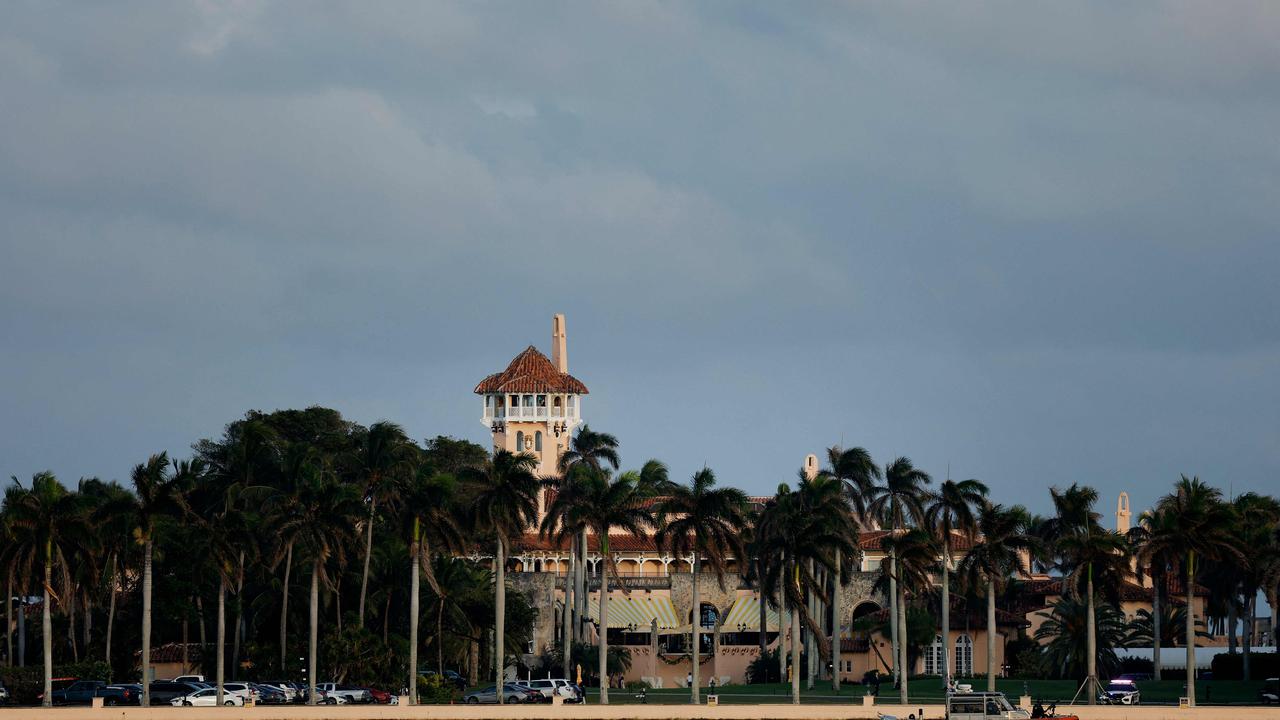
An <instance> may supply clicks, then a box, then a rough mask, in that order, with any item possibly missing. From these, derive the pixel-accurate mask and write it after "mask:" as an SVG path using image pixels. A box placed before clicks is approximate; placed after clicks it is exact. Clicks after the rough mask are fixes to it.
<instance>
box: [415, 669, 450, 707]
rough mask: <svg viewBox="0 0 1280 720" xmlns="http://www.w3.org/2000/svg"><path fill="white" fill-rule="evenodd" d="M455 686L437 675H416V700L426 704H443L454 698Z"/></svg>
mask: <svg viewBox="0 0 1280 720" xmlns="http://www.w3.org/2000/svg"><path fill="white" fill-rule="evenodd" d="M456 690H457V688H455V687H454V685H453V683H452V682H450V681H449V680H447V679H444V678H441V677H440V676H439V675H419V676H418V702H420V703H426V704H444V703H447V702H450V701H451V700H454V699H455V698H454V695H455V694H456Z"/></svg>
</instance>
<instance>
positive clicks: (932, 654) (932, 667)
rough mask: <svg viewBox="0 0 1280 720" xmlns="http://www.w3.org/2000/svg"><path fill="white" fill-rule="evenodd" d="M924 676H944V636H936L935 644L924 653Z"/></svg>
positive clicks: (934, 637) (934, 638)
mask: <svg viewBox="0 0 1280 720" xmlns="http://www.w3.org/2000/svg"><path fill="white" fill-rule="evenodd" d="M924 674H925V675H941V674H942V636H941V635H934V636H933V644H932V645H930V646H929V648H928V649H927V650H925V653H924Z"/></svg>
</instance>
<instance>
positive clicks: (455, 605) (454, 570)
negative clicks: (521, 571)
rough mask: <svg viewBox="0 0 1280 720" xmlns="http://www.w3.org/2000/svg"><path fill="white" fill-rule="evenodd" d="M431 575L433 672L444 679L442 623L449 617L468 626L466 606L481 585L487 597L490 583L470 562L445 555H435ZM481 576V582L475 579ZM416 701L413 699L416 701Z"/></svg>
mask: <svg viewBox="0 0 1280 720" xmlns="http://www.w3.org/2000/svg"><path fill="white" fill-rule="evenodd" d="M431 572H432V575H434V576H435V579H436V586H435V587H434V588H433V590H434V591H435V617H436V622H435V631H436V632H435V643H436V673H438V674H439V675H440V677H444V622H445V618H446V617H448V618H449V620H450V621H451V622H456V623H465V624H470V623H469V621H468V619H467V617H466V608H467V605H468V603H471V602H474V601H475V600H476V598H474V597H473V596H474V595H475V594H476V592H477V588H479V587H481V586H483V588H484V593H485V595H488V592H489V584H490V581H489V580H488V579H487V576H488V572H487V571H484V570H483V568H477V567H476V566H474V565H472V564H471V563H469V562H467V561H465V560H462V559H460V558H456V557H449V556H448V555H436V556H435V558H434V559H433V560H432V570H431ZM480 573H483V574H484V575H485V576H486V579H485V580H484V581H483V582H479V581H477V580H476V577H477V575H478V574H480ZM415 702H416V698H415Z"/></svg>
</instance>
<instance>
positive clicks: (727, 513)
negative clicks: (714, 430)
mask: <svg viewBox="0 0 1280 720" xmlns="http://www.w3.org/2000/svg"><path fill="white" fill-rule="evenodd" d="M715 484H716V476H715V474H714V473H713V472H711V469H710V468H705V467H704V468H703V469H701V470H699V471H698V472H697V473H694V476H693V479H692V480H691V481H690V483H689V485H688V486H684V485H677V486H675V487H672V488H671V489H670V494H669V495H668V496H667V497H666V498H664V499H663V500H662V501H661V502H659V503H658V505H657V507H656V508H655V515H656V517H657V521H658V532H657V534H656V535H655V536H654V542H655V544H656V545H657V546H658V547H659V548H661V549H663V550H666V549H669V550H670V551H671V552H672V554H674V555H675V556H676V557H687V556H689V555H693V615H692V620H691V621H690V622H691V623H692V628H693V652H692V653H691V655H692V658H693V686H692V687H691V688H690V691H689V692H690V698H691V702H692V703H693V704H694V705H697V704H698V686H699V676H698V669H699V668H698V660H699V656H700V655H701V654H702V653H701V648H702V645H701V642H700V641H701V638H700V637H699V635H700V634H701V629H702V628H701V625H702V620H701V618H702V612H701V608H702V604H701V601H700V600H699V596H698V586H699V585H700V584H701V582H700V581H701V579H702V563H703V562H705V563H706V564H707V565H709V566H710V567H711V569H712V571H713V572H715V574H716V580H717V581H718V582H719V583H720V589H721V590H724V587H725V585H724V575H725V566H726V565H727V564H728V561H729V559H730V558H732V559H734V560H735V561H737V562H739V563H741V562H742V561H743V560H744V559H745V552H744V549H743V543H742V538H741V536H740V535H739V532H740V531H741V529H742V528H743V527H744V526H745V525H746V504H747V496H746V495H745V494H744V493H743V492H742V491H741V490H738V489H737V488H731V487H726V488H717V487H715ZM762 631H763V629H762Z"/></svg>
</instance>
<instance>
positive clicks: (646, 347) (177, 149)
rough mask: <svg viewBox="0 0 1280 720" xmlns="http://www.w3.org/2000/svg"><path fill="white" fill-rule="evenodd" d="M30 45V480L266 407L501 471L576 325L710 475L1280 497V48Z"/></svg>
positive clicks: (462, 40) (954, 16) (618, 388)
mask: <svg viewBox="0 0 1280 720" xmlns="http://www.w3.org/2000/svg"><path fill="white" fill-rule="evenodd" d="M0 12H2V14H3V17H0V97H2V98H3V99H4V101H3V102H0V129H2V132H0V335H3V337H4V338H5V339H6V341H5V342H4V343H3V345H2V346H0V398H2V400H0V402H2V403H3V407H4V411H3V413H2V414H0V437H3V438H4V439H3V440H0V470H3V471H4V472H6V473H15V474H19V475H26V474H29V473H30V472H32V471H34V470H38V469H43V468H45V467H50V468H52V469H54V470H55V471H57V472H59V473H60V474H61V475H63V476H64V477H66V478H74V477H76V476H78V475H89V474H97V475H102V476H106V477H122V476H124V475H125V473H126V472H127V469H128V467H129V466H130V465H131V464H132V463H135V462H138V461H139V460H140V459H142V458H143V457H144V456H145V455H146V454H147V453H150V452H153V451H156V450H159V449H169V450H173V451H177V452H183V451H184V449H185V447H186V446H187V445H188V444H189V443H190V442H191V441H192V440H193V439H195V438H197V437H200V436H207V435H211V434H214V433H216V432H217V431H218V430H219V428H220V426H221V425H222V424H223V423H225V422H227V421H229V420H230V419H232V418H234V417H235V416H237V415H238V414H240V413H241V412H243V411H244V410H245V409H247V408H250V407H258V408H273V407H283V406H296V405H306V404H310V403H323V404H331V405H334V406H336V407H339V408H340V409H342V410H343V411H344V412H346V413H347V414H348V415H350V416H352V417H353V418H355V419H357V420H360V421H364V422H369V421H372V420H375V419H379V418H383V417H390V418H394V419H397V420H400V421H402V422H404V423H405V424H406V425H407V426H408V427H409V428H410V430H411V431H412V432H414V434H415V435H419V436H426V435H434V434H436V433H448V434H454V435H463V436H468V437H471V438H473V439H477V440H479V439H482V438H483V432H484V431H483V428H482V427H481V426H480V425H479V423H477V422H476V418H477V416H478V412H477V406H476V402H475V399H474V398H473V397H471V396H470V389H471V386H472V385H473V383H474V382H475V381H476V380H478V379H479V378H480V377H481V376H483V375H484V374H486V373H488V372H492V371H494V370H496V369H499V368H500V367H501V366H503V365H504V364H505V363H506V361H507V360H509V359H510V357H511V356H512V355H514V354H515V353H516V352H517V351H518V350H519V349H521V348H522V347H524V345H526V344H528V343H537V344H539V345H542V346H545V344H546V336H547V332H548V327H547V326H548V324H549V322H548V321H549V316H550V314H551V313H552V312H557V311H562V312H567V313H568V314H569V330H570V355H571V359H572V362H573V366H574V370H575V372H576V373H578V374H579V375H580V376H582V377H583V378H584V379H585V380H586V381H587V382H588V384H589V385H590V386H591V387H592V389H593V394H592V396H591V398H590V399H589V401H588V404H587V408H588V411H589V416H590V418H591V420H592V422H593V423H594V424H597V425H599V426H601V427H605V428H608V429H610V430H612V431H615V432H617V433H618V434H619V435H620V436H621V437H622V438H623V442H624V450H625V453H624V456H625V459H626V460H627V461H628V463H630V464H636V463H639V462H640V461H642V460H643V459H645V458H647V457H649V456H657V457H660V458H663V459H665V460H667V461H668V462H669V463H670V464H671V466H672V468H673V471H674V472H675V473H676V474H677V475H687V474H689V473H690V472H692V470H694V469H695V468H697V467H699V466H701V464H702V463H704V462H705V463H707V464H709V465H711V466H712V467H713V468H715V469H717V470H718V471H720V472H721V474H722V476H723V477H724V478H725V479H726V480H729V481H731V482H734V483H737V484H739V485H742V486H744V487H746V488H747V489H749V490H752V491H759V492H765V491H768V490H770V489H771V488H772V487H773V486H774V485H775V484H776V483H777V482H780V481H784V480H788V479H790V477H791V475H792V472H793V469H794V468H795V467H797V466H798V464H799V461H800V458H801V457H802V456H803V455H804V454H805V453H807V452H811V451H816V450H818V449H819V448H821V447H823V446H826V445H829V444H833V443H836V442H840V441H843V442H845V443H858V444H863V445H866V446H867V447H868V448H869V449H870V450H871V451H872V452H873V453H874V454H875V455H876V456H877V457H878V458H883V459H888V458H889V457H890V456H891V455H895V454H909V455H912V456H913V457H916V458H917V460H918V461H920V462H921V463H923V464H924V465H925V466H926V467H927V468H928V469H929V470H930V471H932V472H934V473H935V474H937V475H939V476H941V475H944V474H945V472H946V468H947V465H948V463H950V464H951V467H952V468H953V473H954V474H956V475H957V476H965V477H970V476H977V477H980V478H983V479H984V480H987V481H988V482H990V483H991V484H992V485H993V486H994V487H995V488H996V489H997V490H998V491H999V492H1000V494H1001V496H1002V497H1003V498H1005V499H1007V500H1009V501H1012V502H1024V503H1028V504H1030V505H1032V506H1033V507H1036V508H1040V509H1043V508H1044V506H1045V493H1044V492H1043V490H1042V488H1043V487H1044V486H1046V485H1049V484H1054V483H1057V484H1062V483H1069V482H1072V481H1077V480H1078V481H1082V482H1088V483H1092V484H1095V485H1098V486H1101V487H1103V488H1105V489H1106V492H1107V493H1108V494H1111V493H1113V492H1115V491H1118V489H1119V488H1121V487H1127V488H1129V489H1131V490H1132V491H1133V492H1134V493H1135V495H1136V498H1135V499H1136V501H1137V502H1138V504H1139V505H1141V504H1143V503H1146V502H1150V501H1151V500H1152V499H1154V497H1155V496H1156V495H1157V494H1158V493H1160V492H1163V491H1164V488H1165V487H1166V486H1167V484H1168V482H1169V481H1171V480H1172V479H1174V477H1176V473H1178V472H1188V473H1193V472H1199V473H1200V474H1201V475H1203V476H1205V477H1206V478H1208V479H1210V480H1213V481H1215V482H1218V483H1220V484H1223V485H1228V484H1229V485H1230V486H1231V487H1232V488H1234V489H1236V490H1240V489H1246V488H1254V489H1265V488H1268V487H1270V486H1271V485H1272V484H1273V483H1274V478H1275V477H1276V475H1277V471H1278V470H1280V456H1278V454H1277V451H1276V449H1275V443H1274V438H1275V437H1276V434H1277V431H1278V430H1280V411H1277V410H1276V408H1277V407H1280V402H1277V401H1280V388H1278V387H1277V384H1276V381H1275V379H1274V377H1273V375H1274V373H1273V372H1272V369H1273V368H1274V367H1276V365H1277V361H1280V320H1278V318H1280V313H1278V312H1277V300H1278V299H1280V294H1278V293H1277V291H1276V289H1275V285H1276V283H1275V281H1274V277H1273V276H1274V274H1275V270H1274V268H1276V267H1278V266H1280V248H1278V247H1277V243H1276V237H1277V230H1280V213H1278V212H1277V210H1276V207H1275V197H1276V196H1277V194H1280V180H1278V178H1280V173H1278V172H1277V170H1278V169H1280V148H1278V147H1277V145H1276V144H1275V142H1274V138H1273V136H1274V128H1275V127H1276V126H1277V125H1280V79H1278V77H1277V75H1276V74H1275V73H1274V68H1275V67H1276V66H1277V64H1280V46H1277V45H1276V44H1275V43H1274V41H1273V39H1274V37H1275V34H1276V31H1277V30H1278V29H1280V27H1278V26H1280V12H1277V9H1276V7H1275V6H1274V4H1272V3H1261V2H1260V3H1233V4H1231V5H1229V6H1213V7H1209V6H1205V5H1203V4H1201V3H1166V4H1157V5H1143V6H1122V5H1115V4H1112V3H1076V4H1072V5H1069V6H1043V5H1042V6H1033V5H1028V4H1025V3H1008V4H1005V3H993V4H980V5H968V6H946V7H942V6H937V5H914V4H906V5H902V4H892V5H890V4H862V5H854V6H848V5H844V4H814V5H809V6H806V7H804V8H797V7H795V6H784V5H777V4H771V3H734V4H696V5H688V4H684V5H682V4H670V3H661V2H654V3H643V2H628V3H588V4H576V3H556V4H547V3H540V4H538V5H523V4H505V5H501V4H500V5H474V4H462V5H452V4H445V3H431V4H422V3H390V2H387V3H378V4H369V3H351V4H349V3H332V4H327V5H323V6H317V5H313V4H294V3H284V2H281V3H204V2H194V3H187V4H180V3H138V4H128V3H124V4H120V3H114V4H110V5H83V4H66V5H61V4H53V3H39V4H35V3H31V4H9V5H7V6H6V7H5V8H4V10H3V11H0Z"/></svg>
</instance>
